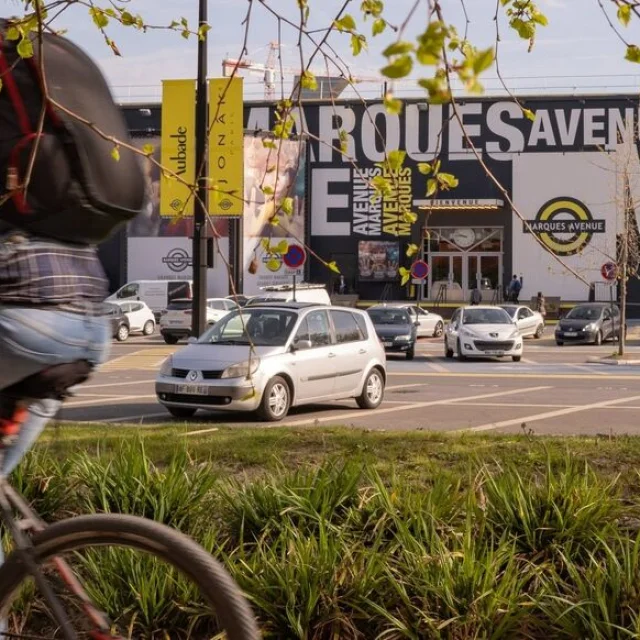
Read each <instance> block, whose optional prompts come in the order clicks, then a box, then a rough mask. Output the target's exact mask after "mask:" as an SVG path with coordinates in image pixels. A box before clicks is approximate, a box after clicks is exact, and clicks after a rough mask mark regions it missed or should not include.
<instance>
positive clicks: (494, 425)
mask: <svg viewBox="0 0 640 640" xmlns="http://www.w3.org/2000/svg"><path fill="white" fill-rule="evenodd" d="M634 400H640V396H631V397H630V398H618V399H617V400H603V401H602V402H594V403H592V404H585V405H583V406H581V407H568V408H566V409H558V410H557V411H545V412H544V413H536V414H533V415H531V416H523V417H522V418H513V419H511V420H503V421H502V422H491V423H488V424H481V425H479V426H477V427H467V428H465V429H455V430H454V431H456V432H461V431H472V432H476V431H491V430H493V429H501V428H503V427H512V426H513V425H516V424H518V425H519V424H522V423H525V424H528V423H529V422H537V421H539V420H546V419H548V418H558V417H559V416H566V415H568V414H570V413H579V412H581V411H590V410H592V409H608V408H609V407H613V406H615V405H617V404H622V403H624V402H632V401H634Z"/></svg>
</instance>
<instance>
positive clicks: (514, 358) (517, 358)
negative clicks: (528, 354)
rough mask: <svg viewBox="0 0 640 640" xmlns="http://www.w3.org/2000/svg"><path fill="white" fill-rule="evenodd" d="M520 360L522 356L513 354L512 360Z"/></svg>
mask: <svg viewBox="0 0 640 640" xmlns="http://www.w3.org/2000/svg"><path fill="white" fill-rule="evenodd" d="M520 360H522V356H513V361H514V362H520Z"/></svg>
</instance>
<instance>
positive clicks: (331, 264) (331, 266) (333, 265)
mask: <svg viewBox="0 0 640 640" xmlns="http://www.w3.org/2000/svg"><path fill="white" fill-rule="evenodd" d="M326 264H327V267H329V269H331V271H333V272H334V273H340V269H339V268H338V265H337V264H336V261H335V260H332V261H331V262H327V263H326Z"/></svg>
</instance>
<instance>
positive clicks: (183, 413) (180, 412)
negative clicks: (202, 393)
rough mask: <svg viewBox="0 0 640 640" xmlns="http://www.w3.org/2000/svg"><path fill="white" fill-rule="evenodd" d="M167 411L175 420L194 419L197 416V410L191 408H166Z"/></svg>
mask: <svg viewBox="0 0 640 640" xmlns="http://www.w3.org/2000/svg"><path fill="white" fill-rule="evenodd" d="M166 409H167V411H168V412H169V413H170V414H171V415H172V416H173V417H174V418H185V419H187V418H193V416H195V415H196V411H197V409H191V408H190V407H166Z"/></svg>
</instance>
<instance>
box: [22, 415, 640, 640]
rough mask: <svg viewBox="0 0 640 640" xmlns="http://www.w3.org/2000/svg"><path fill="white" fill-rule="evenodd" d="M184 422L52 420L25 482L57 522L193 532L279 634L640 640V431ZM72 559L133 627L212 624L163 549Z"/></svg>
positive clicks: (206, 629) (208, 629) (202, 633)
mask: <svg viewBox="0 0 640 640" xmlns="http://www.w3.org/2000/svg"><path fill="white" fill-rule="evenodd" d="M189 428H190V430H197V429H198V426H197V425H190V427H189ZM203 428H204V427H203ZM185 433H186V432H185V427H165V428H150V429H146V428H145V429H141V430H137V429H131V428H127V427H113V426H109V427H103V426H82V427H80V426H67V427H62V428H59V429H58V430H51V431H50V432H49V433H47V434H45V436H44V438H43V439H42V440H41V441H40V443H39V444H38V445H37V447H36V449H35V450H34V452H32V453H31V454H30V455H29V456H28V457H27V459H26V460H25V463H24V464H23V466H22V467H20V468H19V469H18V471H16V472H15V474H14V480H15V482H16V486H17V487H18V488H20V490H21V491H23V492H24V493H25V495H26V496H27V497H28V498H29V500H30V501H32V502H33V503H34V505H35V507H36V508H37V509H38V510H39V511H40V512H41V513H42V514H43V515H45V517H46V518H47V519H48V520H56V519H58V518H61V517H66V516H68V515H70V514H74V513H81V512H82V513H84V512H127V513H135V514H138V515H144V516H146V517H150V518H153V519H156V520H158V521H161V522H165V523H167V524H169V525H170V526H174V527H177V528H179V529H180V530H182V531H184V532H185V533H187V534H189V535H191V536H192V537H194V538H195V539H197V540H198V541H199V542H200V543H201V544H203V546H205V548H207V549H208V550H210V551H211V552H212V553H214V555H216V557H218V558H219V559H220V560H222V561H223V562H224V564H225V566H226V567H227V568H228V570H229V571H230V573H231V574H232V576H233V577H234V578H235V580H236V581H237V582H238V584H240V586H241V587H242V589H243V590H244V592H245V593H246V594H247V597H248V598H249V599H250V601H251V603H252V604H253V607H254V610H255V612H256V614H257V616H258V618H259V622H260V625H261V628H262V632H263V635H264V637H265V638H274V639H282V640H289V639H300V640H325V639H326V640H333V639H334V638H340V639H341V640H373V639H375V640H399V639H401V638H410V639H415V640H418V639H420V640H422V639H423V638H424V639H426V638H447V639H451V640H458V639H460V640H462V639H463V638H465V639H466V638H478V639H479V638H505V639H508V638H532V639H538V638H545V639H546V638H575V639H576V640H577V639H579V638H593V639H595V638H625V637H638V636H639V634H640V615H639V614H638V611H640V586H638V585H640V537H639V532H640V483H639V474H638V470H639V469H640V439H636V438H632V437H617V438H613V437H599V438H565V439H562V438H530V437H527V436H526V435H522V436H509V435H504V436H497V435H488V434H474V435H471V434H464V435H460V434H458V435H446V434H438V433H427V432H379V431H365V430H354V429H339V428H335V429H326V428H307V429H288V428H283V429H246V428H239V429H236V428H224V427H220V428H219V429H218V430H217V431H211V432H209V433H204V434H199V435H195V436H186V435H185ZM76 562H77V566H78V568H79V571H80V572H81V573H82V574H83V575H84V576H86V577H88V578H89V582H90V584H91V593H92V596H93V597H94V598H95V599H96V601H97V602H98V603H99V604H100V605H101V606H103V607H104V608H105V609H106V610H107V611H108V613H109V614H110V615H111V616H112V618H114V619H115V620H118V621H119V623H120V624H121V625H122V626H123V628H125V629H128V630H129V631H128V635H129V636H130V637H150V638H162V637H164V635H163V634H167V633H170V635H171V637H172V638H174V637H175V638H194V639H196V638H198V639H199V638H212V637H214V636H215V635H216V634H217V632H218V629H217V623H216V620H215V618H214V617H212V616H210V615H209V614H208V613H207V611H206V608H205V607H204V606H203V604H202V603H201V602H200V600H199V598H198V596H197V594H195V593H194V592H193V591H192V590H191V589H190V587H189V585H188V584H187V583H185V582H184V581H182V580H180V579H179V578H178V577H177V576H175V575H174V574H172V573H171V572H168V571H167V570H166V569H164V568H162V567H160V566H158V565H157V563H155V562H154V561H152V560H150V559H148V558H140V557H139V556H138V555H136V554H130V553H128V552H114V551H112V550H99V551H97V552H95V553H92V554H90V555H86V556H85V557H84V558H83V559H82V560H80V559H78V560H76ZM40 611H41V606H39V602H38V600H37V598H35V599H34V598H33V595H32V593H31V592H28V593H27V594H26V595H24V594H23V597H22V598H21V599H20V601H19V603H18V606H17V607H16V609H15V610H14V612H13V617H12V621H13V624H14V625H16V627H21V626H23V627H24V632H25V633H26V632H27V630H28V629H29V625H33V626H35V627H37V626H38V625H39V624H41V623H40V622H38V620H39V616H40V615H41V614H40V613H39V612H40Z"/></svg>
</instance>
